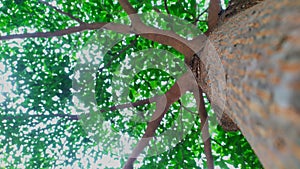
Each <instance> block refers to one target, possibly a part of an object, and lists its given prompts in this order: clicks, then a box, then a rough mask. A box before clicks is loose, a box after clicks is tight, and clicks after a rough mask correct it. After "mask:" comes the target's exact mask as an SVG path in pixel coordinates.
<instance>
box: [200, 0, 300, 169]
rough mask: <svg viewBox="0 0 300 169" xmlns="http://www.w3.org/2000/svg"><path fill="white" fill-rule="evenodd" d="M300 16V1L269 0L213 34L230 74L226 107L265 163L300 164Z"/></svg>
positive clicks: (230, 20)
mask: <svg viewBox="0 0 300 169" xmlns="http://www.w3.org/2000/svg"><path fill="white" fill-rule="evenodd" d="M299 16H300V1H295V0H266V1H264V2H261V3H259V4H258V5H256V6H253V7H251V8H249V9H247V10H245V11H242V12H241V13H239V14H238V15H235V16H233V17H232V18H230V19H229V20H228V21H227V22H225V23H224V24H222V25H221V26H220V27H218V28H216V29H215V30H214V31H213V32H212V34H210V36H209V39H210V41H211V42H212V43H213V45H214V47H216V49H217V52H218V54H219V57H220V59H221V62H222V64H223V66H224V70H225V74H226V83H227V84H226V87H227V89H226V97H227V98H226V106H225V110H224V112H225V113H226V114H227V115H228V116H229V117H230V118H231V119H232V120H233V121H234V122H235V123H236V124H237V125H238V126H239V129H240V130H241V131H242V133H243V134H244V136H245V137H246V138H247V140H248V141H249V142H250V144H251V146H252V148H253V149H254V151H255V152H256V154H257V155H258V157H259V159H260V160H261V162H262V164H263V165H264V167H265V168H272V169H274V168H299V166H300V17H299ZM202 66H204V67H205V68H204V67H203V68H201V69H202V70H204V69H206V71H207V69H209V68H210V67H207V66H205V65H202ZM204 73H205V72H204ZM200 79H203V78H200ZM199 83H200V85H202V86H214V85H210V84H209V83H212V82H206V83H204V82H201V81H199ZM203 89H204V90H207V89H209V87H204V88H203ZM212 90H217V89H212ZM205 92H206V93H207V94H208V96H210V95H211V92H210V91H205ZM218 113H219V115H220V116H221V115H222V114H220V112H218Z"/></svg>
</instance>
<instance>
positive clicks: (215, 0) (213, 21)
mask: <svg viewBox="0 0 300 169" xmlns="http://www.w3.org/2000/svg"><path fill="white" fill-rule="evenodd" d="M221 9H222V8H221V3H220V0H210V3H209V7H208V30H207V32H208V33H210V32H211V31H212V30H213V29H214V28H215V27H216V26H217V24H218V19H219V13H220V12H221Z"/></svg>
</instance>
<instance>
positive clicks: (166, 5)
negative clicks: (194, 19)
mask: <svg viewBox="0 0 300 169" xmlns="http://www.w3.org/2000/svg"><path fill="white" fill-rule="evenodd" d="M164 6H165V9H166V11H167V14H168V15H170V11H169V8H168V4H167V0H164Z"/></svg>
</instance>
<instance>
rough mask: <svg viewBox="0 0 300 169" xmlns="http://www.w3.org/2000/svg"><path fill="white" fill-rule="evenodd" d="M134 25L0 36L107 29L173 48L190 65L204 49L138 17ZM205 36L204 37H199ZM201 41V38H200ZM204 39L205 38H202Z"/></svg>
mask: <svg viewBox="0 0 300 169" xmlns="http://www.w3.org/2000/svg"><path fill="white" fill-rule="evenodd" d="M119 2H120V4H121V5H122V7H123V9H124V10H125V11H126V12H127V13H128V14H136V11H135V10H134V8H133V7H132V6H131V5H130V4H129V2H128V1H127V0H119ZM129 17H130V19H131V22H132V25H131V26H128V25H123V24H117V23H91V24H88V23H84V24H81V25H79V26H77V27H71V28H67V29H64V30H57V31H54V32H36V33H25V34H15V35H6V36H0V40H9V39H17V38H21V39H24V38H36V37H42V38H49V37H54V36H63V35H68V34H72V33H76V32H81V31H84V30H96V29H101V28H103V29H107V30H112V31H115V32H119V33H125V34H128V33H131V34H136V35H141V36H142V37H144V38H146V39H149V40H152V41H155V42H158V43H161V44H164V45H169V46H172V47H173V48H174V49H175V50H177V51H179V52H180V53H182V54H183V55H184V56H185V63H186V64H190V61H191V60H192V56H193V55H194V54H195V53H198V51H200V50H201V49H202V48H203V45H204V43H203V42H200V41H199V43H195V39H196V40H197V39H199V38H198V37H196V38H195V39H194V40H187V39H185V38H182V37H181V36H179V35H178V34H176V33H174V32H172V31H165V30H161V29H158V28H154V27H150V26H147V25H145V24H144V23H142V21H141V20H140V18H139V16H138V15H129ZM199 36H203V37H204V35H199ZM200 39H201V38H200ZM202 39H203V38H202Z"/></svg>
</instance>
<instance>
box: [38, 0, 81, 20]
mask: <svg viewBox="0 0 300 169" xmlns="http://www.w3.org/2000/svg"><path fill="white" fill-rule="evenodd" d="M38 1H39V2H40V3H42V4H44V5H46V6H49V7H50V8H53V9H54V10H56V11H57V12H58V13H61V14H63V15H66V16H68V17H69V18H71V19H73V20H75V21H77V22H78V23H80V24H84V22H83V21H82V20H80V19H79V18H76V17H74V16H73V15H71V14H70V13H67V12H64V11H62V10H60V9H58V8H57V7H55V6H52V5H51V4H49V3H48V2H45V1H42V0H38Z"/></svg>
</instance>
